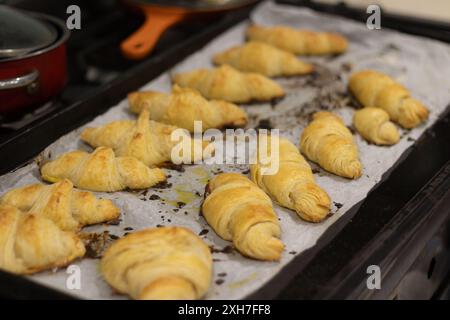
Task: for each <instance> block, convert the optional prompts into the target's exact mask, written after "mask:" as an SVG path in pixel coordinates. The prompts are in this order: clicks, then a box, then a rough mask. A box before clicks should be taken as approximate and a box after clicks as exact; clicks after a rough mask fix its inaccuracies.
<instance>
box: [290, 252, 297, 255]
mask: <svg viewBox="0 0 450 320" xmlns="http://www.w3.org/2000/svg"><path fill="white" fill-rule="evenodd" d="M289 254H292V255H294V254H297V251H289Z"/></svg>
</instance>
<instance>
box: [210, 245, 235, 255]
mask: <svg viewBox="0 0 450 320" xmlns="http://www.w3.org/2000/svg"><path fill="white" fill-rule="evenodd" d="M209 249H210V250H211V252H212V253H225V254H228V253H232V252H233V247H232V246H226V247H224V248H222V249H217V248H214V247H213V246H210V247H209Z"/></svg>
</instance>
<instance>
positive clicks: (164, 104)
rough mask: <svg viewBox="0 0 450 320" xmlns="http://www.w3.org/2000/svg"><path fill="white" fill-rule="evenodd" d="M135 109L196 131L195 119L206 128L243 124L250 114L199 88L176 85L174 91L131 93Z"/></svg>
mask: <svg viewBox="0 0 450 320" xmlns="http://www.w3.org/2000/svg"><path fill="white" fill-rule="evenodd" d="M128 101H129V103H130V109H131V111H133V112H135V113H140V112H141V111H142V110H143V109H148V110H149V111H150V117H151V119H153V120H155V121H159V122H162V123H167V124H171V125H175V126H177V127H180V128H185V129H187V130H189V131H190V132H194V121H201V122H202V129H203V131H205V130H207V129H210V128H218V129H221V128H227V127H243V126H245V125H246V124H247V114H246V113H245V111H244V110H243V109H241V108H239V107H238V106H236V105H235V104H232V103H229V102H226V101H222V100H210V101H208V100H206V99H205V98H203V97H202V96H201V95H200V93H199V92H198V91H197V90H194V89H189V88H180V87H179V86H178V85H174V86H173V89H172V93H171V94H166V93H162V92H155V91H147V92H132V93H130V94H129V95H128Z"/></svg>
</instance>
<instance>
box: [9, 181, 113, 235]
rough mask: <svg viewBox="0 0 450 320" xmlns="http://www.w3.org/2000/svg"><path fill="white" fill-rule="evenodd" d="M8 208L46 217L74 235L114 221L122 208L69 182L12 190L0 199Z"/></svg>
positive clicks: (34, 185) (28, 186) (37, 184)
mask: <svg viewBox="0 0 450 320" xmlns="http://www.w3.org/2000/svg"><path fill="white" fill-rule="evenodd" d="M5 204H8V205H12V206H14V207H16V208H18V209H19V210H21V211H24V212H32V213H34V214H36V215H40V216H43V217H45V218H47V219H50V220H52V221H53V222H54V223H55V224H56V225H57V226H58V227H60V228H61V229H62V230H70V231H76V230H78V229H80V228H81V227H83V226H85V225H89V224H96V223H101V222H105V221H108V220H113V219H116V218H118V217H119V215H120V211H119V208H117V207H116V206H115V205H114V204H113V203H112V201H110V200H106V199H97V198H96V197H95V196H94V195H93V194H92V193H90V192H86V191H79V190H76V189H74V188H73V185H72V182H70V181H69V180H67V179H65V180H62V181H61V182H57V183H55V184H53V185H44V184H40V183H35V184H30V185H27V186H24V187H21V188H16V189H13V190H10V191H8V192H7V193H6V194H4V195H3V196H2V197H1V198H0V205H5Z"/></svg>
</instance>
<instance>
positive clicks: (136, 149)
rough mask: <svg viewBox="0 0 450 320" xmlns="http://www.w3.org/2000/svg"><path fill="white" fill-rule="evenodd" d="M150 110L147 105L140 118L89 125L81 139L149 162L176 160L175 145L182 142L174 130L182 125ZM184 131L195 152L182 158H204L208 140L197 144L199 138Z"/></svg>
mask: <svg viewBox="0 0 450 320" xmlns="http://www.w3.org/2000/svg"><path fill="white" fill-rule="evenodd" d="M149 117H150V115H149V111H148V110H147V109H145V110H144V111H142V113H141V114H140V115H139V118H138V120H137V121H133V120H119V121H113V122H111V123H109V124H107V125H105V126H102V127H98V128H86V129H85V130H84V131H83V132H82V133H81V140H83V141H84V142H86V143H88V144H89V145H91V146H93V147H94V148H95V147H100V146H103V147H108V148H112V149H113V150H114V152H115V154H117V155H118V156H127V157H133V158H136V159H138V160H139V161H142V162H143V163H144V164H145V165H147V166H154V165H160V164H162V163H165V162H170V161H172V149H173V148H174V147H175V146H176V145H177V144H178V143H179V139H174V140H172V138H171V135H172V133H173V131H175V130H177V129H179V128H177V127H174V126H170V125H166V124H162V123H159V122H156V121H150V120H149ZM180 134H181V135H183V137H184V138H185V139H187V140H188V141H190V146H191V156H190V158H188V159H184V158H183V154H182V153H181V155H180V158H181V159H182V160H185V162H189V163H191V162H195V161H199V160H201V159H202V156H203V152H202V151H203V148H204V147H205V144H204V143H200V144H199V147H198V148H195V143H196V142H195V141H194V140H193V139H192V138H191V136H190V135H189V133H188V132H184V131H181V130H180Z"/></svg>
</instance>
